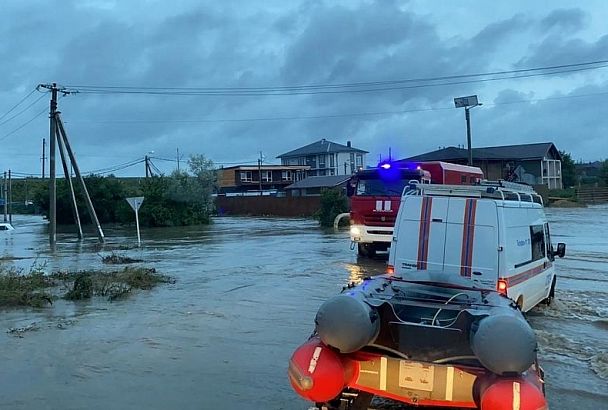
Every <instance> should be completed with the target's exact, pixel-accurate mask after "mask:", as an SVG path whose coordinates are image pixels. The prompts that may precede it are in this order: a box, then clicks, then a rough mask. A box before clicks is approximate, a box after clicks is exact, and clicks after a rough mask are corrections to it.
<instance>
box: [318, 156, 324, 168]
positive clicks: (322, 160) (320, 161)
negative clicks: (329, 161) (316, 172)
mask: <svg viewBox="0 0 608 410" xmlns="http://www.w3.org/2000/svg"><path fill="white" fill-rule="evenodd" d="M319 168H325V155H319Z"/></svg>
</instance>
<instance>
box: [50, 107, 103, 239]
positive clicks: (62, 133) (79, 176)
mask: <svg viewBox="0 0 608 410" xmlns="http://www.w3.org/2000/svg"><path fill="white" fill-rule="evenodd" d="M55 117H56V122H57V127H58V128H57V130H58V131H59V132H58V134H57V137H58V138H62V141H61V142H62V143H63V145H64V146H65V148H66V149H67V151H68V156H69V157H70V162H71V163H72V165H73V166H74V172H75V173H76V179H77V180H78V182H79V183H80V188H81V189H82V194H83V196H84V200H85V204H86V206H87V210H88V211H89V216H90V217H91V222H93V224H94V225H95V228H96V230H97V237H98V238H99V242H104V241H105V237H104V235H103V230H102V229H101V224H100V223H99V219H98V218H97V214H96V213H95V208H94V207H93V202H92V201H91V197H90V196H89V191H88V190H87V186H86V184H85V183H84V179H83V178H82V174H81V173H80V168H79V167H78V163H77V162H76V157H74V152H73V151H72V147H71V146H70V142H69V141H68V136H67V134H66V132H65V128H64V127H63V122H62V121H61V115H60V114H59V112H57V113H56V114H55Z"/></svg>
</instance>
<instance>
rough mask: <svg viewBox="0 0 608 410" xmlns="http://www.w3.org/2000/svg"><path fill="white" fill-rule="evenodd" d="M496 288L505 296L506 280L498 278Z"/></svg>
mask: <svg viewBox="0 0 608 410" xmlns="http://www.w3.org/2000/svg"><path fill="white" fill-rule="evenodd" d="M496 289H497V290H498V293H500V294H502V295H505V296H506V295H507V281H506V280H504V279H499V280H498V285H497V286H496Z"/></svg>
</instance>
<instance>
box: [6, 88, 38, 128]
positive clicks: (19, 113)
mask: <svg viewBox="0 0 608 410" xmlns="http://www.w3.org/2000/svg"><path fill="white" fill-rule="evenodd" d="M44 97H45V95H44V94H42V95H41V96H40V97H38V98H37V99H36V101H34V102H33V103H31V104H30V105H28V106H27V107H25V108H24V109H22V110H21V111H19V112H18V113H17V114H15V115H13V116H12V117H10V118H8V119H6V120H4V121H2V122H0V125H4V124H6V123H7V122H9V121H11V120H12V119H14V118H16V117H18V116H20V115H21V114H23V113H24V112H26V111H27V110H29V109H30V108H31V107H32V106H33V105H34V104H36V103H37V102H38V101H40V100H41V99H43V98H44Z"/></svg>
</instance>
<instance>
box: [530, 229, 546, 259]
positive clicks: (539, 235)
mask: <svg viewBox="0 0 608 410" xmlns="http://www.w3.org/2000/svg"><path fill="white" fill-rule="evenodd" d="M530 242H531V244H532V260H531V262H534V261H537V260H539V259H542V258H544V257H545V229H544V226H543V225H533V226H531V227H530Z"/></svg>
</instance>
